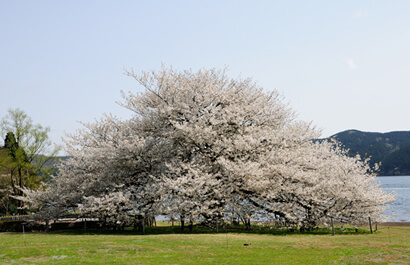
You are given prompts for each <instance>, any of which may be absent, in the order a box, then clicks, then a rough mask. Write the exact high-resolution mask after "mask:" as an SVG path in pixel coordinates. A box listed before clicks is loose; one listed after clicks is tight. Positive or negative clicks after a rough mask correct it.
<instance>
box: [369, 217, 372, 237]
mask: <svg viewBox="0 0 410 265" xmlns="http://www.w3.org/2000/svg"><path fill="white" fill-rule="evenodd" d="M369 226H370V233H371V234H373V228H372V218H370V216H369Z"/></svg>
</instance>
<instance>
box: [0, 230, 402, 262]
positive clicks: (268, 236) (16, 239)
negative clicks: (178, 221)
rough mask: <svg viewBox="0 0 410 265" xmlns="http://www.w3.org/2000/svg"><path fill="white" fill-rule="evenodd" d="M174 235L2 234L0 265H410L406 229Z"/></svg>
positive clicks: (150, 232) (165, 232)
mask: <svg viewBox="0 0 410 265" xmlns="http://www.w3.org/2000/svg"><path fill="white" fill-rule="evenodd" d="M161 229H163V230H161ZM363 229H365V228H363ZM177 231H178V230H177V228H176V227H174V228H173V229H172V228H170V227H157V228H150V229H148V231H147V233H148V234H146V235H142V234H138V233H135V232H133V231H121V232H116V233H115V232H98V231H88V232H87V233H83V231H56V232H50V233H45V232H38V233H25V234H24V235H23V233H0V264H410V258H409V256H410V227H409V226H401V227H399V226H392V227H389V228H388V227H387V226H379V227H378V231H377V232H376V233H373V234H370V233H368V230H367V232H366V231H365V230H361V233H354V232H352V230H345V231H344V232H341V231H340V230H339V231H338V234H336V235H335V236H332V235H331V233H330V232H329V233H328V232H326V231H322V232H316V233H305V234H301V233H297V232H279V233H274V232H273V233H271V232H270V231H269V230H264V231H258V229H257V228H254V230H253V231H251V232H250V233H242V232H231V231H226V230H225V231H224V230H223V231H220V233H215V232H213V231H209V232H204V231H200V230H198V229H195V230H194V233H191V234H190V233H178V232H177Z"/></svg>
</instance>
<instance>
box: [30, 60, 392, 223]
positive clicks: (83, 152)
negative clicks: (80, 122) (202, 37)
mask: <svg viewBox="0 0 410 265" xmlns="http://www.w3.org/2000/svg"><path fill="white" fill-rule="evenodd" d="M127 74H128V75H129V76H131V77H133V78H135V80H136V81H137V82H138V83H139V84H140V85H141V86H142V87H143V88H144V89H145V91H144V92H142V93H133V92H129V93H125V92H123V93H122V95H123V98H124V101H123V102H122V103H120V104H121V105H122V106H123V107H125V108H127V109H129V110H131V111H132V112H133V113H134V115H133V117H132V118H131V119H129V120H125V121H122V120H119V119H117V118H115V117H112V116H109V115H107V116H105V117H103V118H102V119H101V120H99V121H96V122H95V123H90V124H84V129H83V130H81V131H79V132H78V134H76V135H70V136H69V139H68V140H67V141H66V145H67V148H66V151H67V153H68V154H69V155H70V156H71V159H69V160H68V161H66V162H65V163H64V164H62V165H61V166H60V173H59V175H58V176H57V177H56V178H55V179H54V181H53V183H51V184H50V185H49V186H48V187H47V188H46V189H45V190H43V191H39V192H32V191H29V190H26V195H27V197H25V200H27V201H29V202H30V203H31V204H32V206H33V207H37V208H39V209H42V210H44V211H48V212H54V215H60V214H62V213H64V212H69V211H77V210H81V211H82V212H83V213H84V214H85V213H87V214H92V215H94V216H98V217H99V218H106V219H107V218H111V219H112V222H123V223H126V222H127V221H126V219H127V218H129V214H128V213H130V212H136V213H138V214H142V215H145V216H155V215H158V214H167V215H172V216H179V218H180V219H181V221H182V223H183V222H184V221H185V220H188V221H190V222H192V221H193V220H204V221H211V222H212V221H218V220H220V219H222V218H224V217H227V216H228V215H230V214H232V212H234V213H235V214H236V215H238V216H241V218H243V219H244V220H250V218H254V217H256V216H259V217H270V218H275V219H277V220H282V221H285V222H287V223H289V224H294V225H299V226H300V227H301V228H307V229H310V228H312V227H314V226H316V225H318V224H319V223H326V222H328V221H329V220H330V218H332V219H335V220H339V221H345V222H351V223H353V222H360V221H363V220H364V218H367V217H369V216H371V217H373V218H376V219H377V218H382V215H381V211H382V210H383V209H384V208H383V207H384V205H385V204H387V203H389V202H391V201H392V200H393V199H394V197H393V195H392V194H388V193H386V192H383V191H382V190H381V189H380V188H379V186H378V184H377V183H376V180H375V175H374V173H373V172H374V169H372V168H370V166H369V165H368V161H362V160H361V159H360V157H355V158H351V157H348V156H347V155H346V151H345V150H343V149H342V148H341V147H340V146H339V145H338V144H337V143H335V142H329V141H320V142H319V141H314V139H317V138H318V137H319V136H320V132H319V131H318V130H317V129H316V128H315V127H313V126H312V125H311V124H310V123H306V122H303V121H300V120H297V117H296V115H295V113H294V112H293V111H292V109H291V108H290V107H289V106H287V105H286V104H285V103H283V99H282V97H281V96H280V94H279V93H278V92H277V91H276V90H272V91H265V90H263V89H262V88H261V87H259V86H258V85H257V84H256V83H255V82H253V81H252V80H251V79H231V78H228V76H227V75H226V72H225V70H222V71H220V70H215V69H210V70H200V71H198V72H192V71H190V70H189V71H183V72H178V71H175V70H173V69H172V68H171V69H168V68H165V67H163V68H162V69H161V70H160V71H152V72H143V73H142V74H136V73H134V72H133V71H130V72H127ZM50 209H53V210H52V211H51V210H50ZM40 213H41V211H40Z"/></svg>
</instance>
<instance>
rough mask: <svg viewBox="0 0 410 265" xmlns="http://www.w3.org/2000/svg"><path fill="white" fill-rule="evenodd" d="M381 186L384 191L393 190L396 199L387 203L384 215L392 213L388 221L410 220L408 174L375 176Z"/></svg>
mask: <svg viewBox="0 0 410 265" xmlns="http://www.w3.org/2000/svg"><path fill="white" fill-rule="evenodd" d="M377 180H378V181H380V183H381V188H382V189H383V190H385V191H388V192H390V191H394V192H395V195H396V200H395V201H394V202H393V203H391V204H389V208H388V209H387V210H386V211H385V212H384V214H385V215H387V216H389V215H392V213H393V217H392V218H390V219H389V220H388V221H390V222H410V176H399V177H377Z"/></svg>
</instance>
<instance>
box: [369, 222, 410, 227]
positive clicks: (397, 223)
mask: <svg viewBox="0 0 410 265" xmlns="http://www.w3.org/2000/svg"><path fill="white" fill-rule="evenodd" d="M377 225H379V226H410V222H407V221H406V222H384V223H378V224H377Z"/></svg>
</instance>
